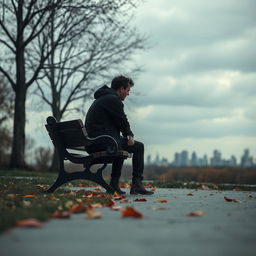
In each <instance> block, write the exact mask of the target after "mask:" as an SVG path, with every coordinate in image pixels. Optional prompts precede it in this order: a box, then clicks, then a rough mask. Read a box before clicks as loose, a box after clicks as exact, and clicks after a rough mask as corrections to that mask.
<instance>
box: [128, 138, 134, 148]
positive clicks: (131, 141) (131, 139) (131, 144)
mask: <svg viewBox="0 0 256 256" xmlns="http://www.w3.org/2000/svg"><path fill="white" fill-rule="evenodd" d="M127 140H128V141H127V144H128V146H133V145H134V139H133V137H132V136H127Z"/></svg>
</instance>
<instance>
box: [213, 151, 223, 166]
mask: <svg viewBox="0 0 256 256" xmlns="http://www.w3.org/2000/svg"><path fill="white" fill-rule="evenodd" d="M211 166H223V162H222V159H221V153H220V152H219V151H218V150H217V149H215V150H214V151H213V157H212V158H211Z"/></svg>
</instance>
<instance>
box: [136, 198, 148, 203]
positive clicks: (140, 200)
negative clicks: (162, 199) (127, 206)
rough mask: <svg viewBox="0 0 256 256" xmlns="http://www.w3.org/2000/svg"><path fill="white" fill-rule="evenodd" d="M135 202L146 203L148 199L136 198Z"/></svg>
mask: <svg viewBox="0 0 256 256" xmlns="http://www.w3.org/2000/svg"><path fill="white" fill-rule="evenodd" d="M133 201H134V202H146V201H147V199H146V198H136V199H135V200H133Z"/></svg>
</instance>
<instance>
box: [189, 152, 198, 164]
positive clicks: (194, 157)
mask: <svg viewBox="0 0 256 256" xmlns="http://www.w3.org/2000/svg"><path fill="white" fill-rule="evenodd" d="M190 163H191V166H198V158H197V154H196V152H195V151H194V152H193V153H192V156H191V161H190Z"/></svg>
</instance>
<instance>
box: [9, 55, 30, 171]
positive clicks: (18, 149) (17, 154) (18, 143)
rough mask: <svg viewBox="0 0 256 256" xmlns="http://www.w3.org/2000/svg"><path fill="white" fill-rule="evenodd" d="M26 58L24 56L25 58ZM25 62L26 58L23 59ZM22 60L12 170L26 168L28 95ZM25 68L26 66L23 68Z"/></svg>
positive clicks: (14, 124)
mask: <svg viewBox="0 0 256 256" xmlns="http://www.w3.org/2000/svg"><path fill="white" fill-rule="evenodd" d="M23 57H24V56H23ZM23 61H24V58H23ZM20 62H22V57H21V59H20V60H19V61H18V62H17V63H18V65H17V66H18V67H17V87H16V91H15V111H14V122H13V143H12V153H11V160H10V167H11V168H24V167H26V164H25V122H26V114H25V113H26V112H25V107H26V94H27V88H26V86H25V71H23V68H22V64H21V65H19V63H20ZM23 67H24V66H23Z"/></svg>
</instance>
